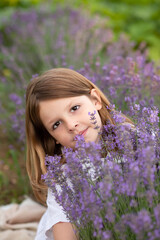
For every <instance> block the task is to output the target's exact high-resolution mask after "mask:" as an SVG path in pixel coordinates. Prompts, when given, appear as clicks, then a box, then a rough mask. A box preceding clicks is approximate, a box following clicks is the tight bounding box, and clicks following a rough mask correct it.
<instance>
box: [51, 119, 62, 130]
mask: <svg viewBox="0 0 160 240" xmlns="http://www.w3.org/2000/svg"><path fill="white" fill-rule="evenodd" d="M60 124H61V121H57V122H56V123H55V124H53V130H55V129H56V128H57V127H58V126H59V125H60Z"/></svg>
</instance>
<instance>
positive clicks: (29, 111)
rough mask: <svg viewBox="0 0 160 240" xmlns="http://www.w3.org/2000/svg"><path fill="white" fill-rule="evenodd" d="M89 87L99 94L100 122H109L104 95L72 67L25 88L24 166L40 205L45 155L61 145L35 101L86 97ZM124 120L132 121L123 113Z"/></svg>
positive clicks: (43, 197)
mask: <svg viewBox="0 0 160 240" xmlns="http://www.w3.org/2000/svg"><path fill="white" fill-rule="evenodd" d="M91 89H96V90H97V92H98V93H99V95H100V98H101V102H102V108H101V109H100V110H99V115H100V117H101V121H102V124H103V125H105V124H106V121H109V122H110V123H112V124H115V123H114V120H113V118H112V116H111V112H110V109H109V108H107V107H109V105H110V102H109V100H108V99H107V97H106V96H105V95H104V94H103V93H102V92H101V90H100V89H99V88H98V87H97V86H96V85H95V84H93V83H92V82H91V81H89V80H88V79H87V78H85V77H84V76H82V75H81V74H79V73H77V72H76V71H74V70H71V69H66V68H56V69H51V70H49V71H47V72H45V73H43V74H42V75H41V76H38V77H36V78H34V79H33V80H32V81H31V82H30V83H29V85H28V87H27V91H26V115H25V116H26V138H27V160H26V167H27V172H28V175H29V179H30V182H31V185H32V188H33V191H34V194H35V196H36V198H37V200H39V201H40V202H41V203H42V204H45V200H46V192H47V187H46V185H45V184H44V182H43V181H42V179H41V175H42V174H45V173H46V166H45V155H46V154H48V155H52V156H53V155H54V154H58V155H60V154H61V146H60V145H56V144H55V140H54V138H53V137H52V136H51V135H50V134H49V133H48V132H47V130H46V129H45V127H44V126H43V124H42V122H41V119H40V116H39V102H40V101H45V100H49V99H58V98H67V97H75V96H80V95H86V96H88V97H90V91H91ZM123 116H124V117H125V121H126V122H129V123H132V122H131V120H130V119H128V118H127V117H126V116H125V115H123Z"/></svg>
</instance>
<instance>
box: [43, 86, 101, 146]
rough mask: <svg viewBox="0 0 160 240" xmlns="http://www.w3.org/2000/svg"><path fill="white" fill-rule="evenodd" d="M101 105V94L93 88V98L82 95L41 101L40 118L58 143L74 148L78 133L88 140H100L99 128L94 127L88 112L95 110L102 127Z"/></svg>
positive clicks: (99, 124) (98, 123)
mask: <svg viewBox="0 0 160 240" xmlns="http://www.w3.org/2000/svg"><path fill="white" fill-rule="evenodd" d="M101 107H102V104H101V99H100V97H99V94H98V93H97V91H96V90H95V89H92V90H91V98H89V97H87V96H85V95H81V96H77V97H68V98H60V99H53V100H46V101H42V102H40V118H41V121H42V123H43V125H44V127H45V128H46V130H47V131H48V132H49V133H50V135H51V136H53V137H54V139H55V140H56V143H57V144H59V143H60V144H61V145H62V146H65V147H70V148H74V146H75V136H76V135H83V137H84V139H85V141H86V142H97V141H98V139H99V134H98V130H97V129H94V128H95V125H94V124H93V123H91V120H90V116H89V114H88V113H89V112H91V113H93V112H95V115H94V116H95V118H96V121H97V123H96V125H98V126H99V127H100V128H101V127H102V122H101V118H100V116H99V113H98V110H100V109H101ZM92 122H93V121H92Z"/></svg>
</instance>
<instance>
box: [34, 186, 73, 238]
mask: <svg viewBox="0 0 160 240" xmlns="http://www.w3.org/2000/svg"><path fill="white" fill-rule="evenodd" d="M58 222H69V220H68V218H67V217H66V214H65V213H64V211H63V209H62V207H61V206H60V205H59V204H58V203H57V202H56V200H55V197H54V195H53V193H52V191H51V189H48V196H47V210H46V212H45V213H44V215H43V216H42V218H41V220H40V223H39V226H38V230H37V234H36V238H35V240H54V239H53V232H52V227H53V225H55V224H56V223H58Z"/></svg>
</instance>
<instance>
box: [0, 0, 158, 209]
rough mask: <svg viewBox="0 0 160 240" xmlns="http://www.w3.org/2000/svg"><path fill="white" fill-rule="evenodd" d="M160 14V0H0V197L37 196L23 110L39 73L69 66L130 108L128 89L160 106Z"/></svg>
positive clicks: (13, 199)
mask: <svg viewBox="0 0 160 240" xmlns="http://www.w3.org/2000/svg"><path fill="white" fill-rule="evenodd" d="M159 16H160V2H159V0H68V1H67V0H0V187H1V189H2V190H1V195H0V204H1V205H2V204H7V203H9V202H20V201H22V200H23V198H24V195H29V196H32V197H33V195H32V191H31V188H30V185H29V181H28V177H27V173H26V170H25V148H26V146H25V123H24V114H25V89H26V86H27V84H28V82H29V81H30V80H31V79H32V78H33V77H34V76H35V75H37V74H40V73H41V72H43V71H45V70H47V69H50V68H53V67H60V66H63V67H69V68H73V69H75V70H77V71H79V72H80V73H82V74H84V75H85V76H86V77H88V78H89V79H91V80H92V81H93V82H95V83H96V84H99V86H100V87H101V88H103V90H104V89H106V94H107V95H108V96H109V98H110V99H113V103H114V104H117V105H118V107H119V108H120V109H121V110H122V111H124V112H125V111H126V113H127V106H126V102H127V101H129V100H127V96H128V97H130V99H131V96H132V99H131V100H132V102H134V103H138V102H141V103H142V101H143V104H148V105H152V104H155V105H156V106H158V107H159V106H160V97H159V91H160V77H159V75H160V74H159V73H160V17H159ZM124 79H125V80H124ZM105 81H106V82H105ZM124 96H125V98H124ZM131 100H130V101H131Z"/></svg>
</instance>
